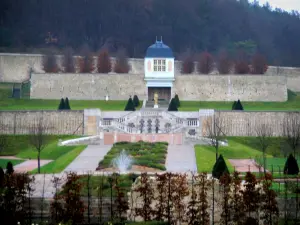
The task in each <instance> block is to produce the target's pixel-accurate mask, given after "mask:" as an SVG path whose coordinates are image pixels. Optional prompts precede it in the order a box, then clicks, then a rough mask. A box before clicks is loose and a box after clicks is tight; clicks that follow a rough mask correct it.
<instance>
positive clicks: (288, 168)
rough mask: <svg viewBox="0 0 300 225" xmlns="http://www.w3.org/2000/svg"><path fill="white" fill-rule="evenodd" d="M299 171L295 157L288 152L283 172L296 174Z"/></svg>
mask: <svg viewBox="0 0 300 225" xmlns="http://www.w3.org/2000/svg"><path fill="white" fill-rule="evenodd" d="M298 173H299V166H298V163H297V160H296V159H295V157H294V156H293V155H292V154H290V156H289V157H288V158H287V160H286V162H285V165H284V174H287V175H297V174H298Z"/></svg>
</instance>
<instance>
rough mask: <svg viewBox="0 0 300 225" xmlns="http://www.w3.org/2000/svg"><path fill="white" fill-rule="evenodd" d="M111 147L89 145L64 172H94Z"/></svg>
mask: <svg viewBox="0 0 300 225" xmlns="http://www.w3.org/2000/svg"><path fill="white" fill-rule="evenodd" d="M111 147H112V145H104V144H103V143H101V144H100V145H89V146H88V147H87V148H86V149H84V150H83V151H82V152H81V153H80V154H79V155H78V156H77V158H76V159H75V160H73V162H71V163H70V164H69V165H68V166H67V167H66V168H65V170H64V172H76V173H86V172H89V171H90V172H94V171H95V170H96V168H97V167H98V164H99V162H100V161H101V160H102V159H103V158H104V156H105V155H106V154H107V152H108V151H109V150H110V149H111Z"/></svg>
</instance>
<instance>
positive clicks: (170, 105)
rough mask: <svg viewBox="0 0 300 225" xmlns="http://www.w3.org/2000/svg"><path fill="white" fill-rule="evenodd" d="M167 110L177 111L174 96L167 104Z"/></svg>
mask: <svg viewBox="0 0 300 225" xmlns="http://www.w3.org/2000/svg"><path fill="white" fill-rule="evenodd" d="M168 111H178V108H177V105H176V100H175V98H172V100H171V102H170V104H169V108H168Z"/></svg>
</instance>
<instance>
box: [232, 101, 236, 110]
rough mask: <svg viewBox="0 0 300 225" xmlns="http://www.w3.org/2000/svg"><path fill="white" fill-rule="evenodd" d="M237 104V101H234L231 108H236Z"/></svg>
mask: <svg viewBox="0 0 300 225" xmlns="http://www.w3.org/2000/svg"><path fill="white" fill-rule="evenodd" d="M235 106H236V101H234V102H233V104H232V108H231V109H232V110H235Z"/></svg>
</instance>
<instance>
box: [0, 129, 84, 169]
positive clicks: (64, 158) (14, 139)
mask: <svg viewBox="0 0 300 225" xmlns="http://www.w3.org/2000/svg"><path fill="white" fill-rule="evenodd" d="M5 137H6V140H7V141H6V142H7V146H6V147H5V150H3V151H2V152H0V155H4V156H8V155H10V156H16V157H18V158H23V159H36V157H37V151H36V149H34V148H33V147H32V146H30V143H29V140H30V138H29V136H28V135H5ZM76 137H78V136H75V135H51V136H49V144H48V145H47V146H46V147H45V148H44V149H43V150H42V152H41V159H49V160H54V161H53V162H51V163H49V164H47V165H45V166H43V167H41V172H43V173H59V172H61V171H63V169H64V168H66V167H67V166H68V165H69V164H70V163H71V162H72V161H73V160H74V159H75V158H76V157H77V156H78V155H79V154H80V153H81V152H82V150H83V149H85V147H86V146H84V145H82V146H58V145H57V144H58V141H59V139H62V140H67V139H73V138H76ZM5 166H6V164H5ZM32 172H33V173H35V172H36V170H35V171H32Z"/></svg>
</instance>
